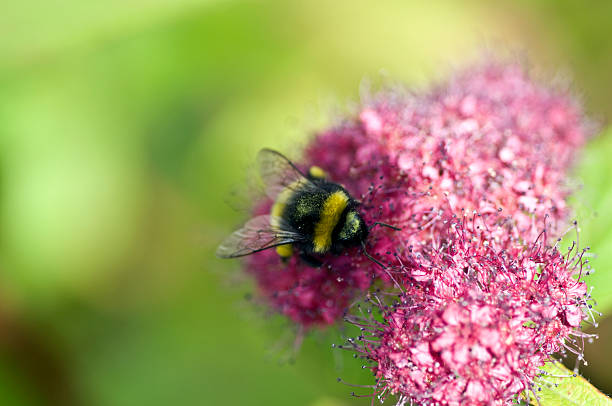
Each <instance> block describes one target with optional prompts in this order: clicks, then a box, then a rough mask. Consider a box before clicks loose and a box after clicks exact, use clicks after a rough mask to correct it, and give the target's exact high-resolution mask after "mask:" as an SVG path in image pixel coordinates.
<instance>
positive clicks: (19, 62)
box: [0, 0, 612, 406]
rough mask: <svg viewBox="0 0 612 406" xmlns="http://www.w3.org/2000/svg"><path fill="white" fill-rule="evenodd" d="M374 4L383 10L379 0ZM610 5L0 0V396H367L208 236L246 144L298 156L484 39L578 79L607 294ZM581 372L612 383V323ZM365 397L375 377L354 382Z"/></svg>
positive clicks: (239, 175) (317, 405) (482, 47)
mask: <svg viewBox="0 0 612 406" xmlns="http://www.w3.org/2000/svg"><path fill="white" fill-rule="evenodd" d="M374 4H375V6H374ZM611 18H612V3H611V2H606V1H592V2H588V5H587V3H583V2H570V1H558V0H549V1H539V2H531V1H527V0H523V1H518V2H497V1H465V2H455V1H431V2H420V1H414V2H408V1H390V2H376V3H372V2H365V1H363V2H362V1H356V0H353V1H304V2H288V1H285V2H280V1H279V2H263V1H261V2H258V1H215V0H210V1H197V0H150V1H143V0H134V1H120V0H108V1H106V2H92V1H80V0H79V1H77V0H48V1H40V0H22V1H19V2H17V1H15V0H13V1H4V2H2V3H1V4H0V404H2V405H5V404H6V405H48V404H60V405H100V406H102V405H126V406H127V405H168V404H181V405H266V406H272V405H308V406H342V405H350V404H362V405H366V404H369V400H367V399H353V398H351V397H350V396H349V394H350V392H351V391H352V390H353V389H352V388H349V387H347V386H344V385H342V384H339V383H337V382H336V377H337V376H341V377H342V378H344V379H346V380H347V381H349V382H354V383H362V384H369V383H371V380H370V379H369V377H368V375H367V374H366V373H365V372H364V371H363V370H361V369H360V368H359V366H360V363H359V362H357V361H356V360H353V359H352V358H350V356H349V355H350V354H341V353H339V352H337V351H336V352H334V351H332V350H331V349H330V344H331V343H332V342H338V341H340V338H339V333H338V332H315V333H313V334H311V335H309V336H308V337H307V338H306V340H305V342H304V344H303V346H302V348H301V350H300V353H299V355H298V357H297V360H296V362H295V363H294V364H289V363H287V362H285V361H286V359H287V357H288V354H290V352H291V346H292V342H293V334H294V333H293V332H292V330H291V327H290V326H289V325H288V323H286V322H285V321H284V320H282V318H279V317H274V316H269V315H268V314H267V313H266V311H265V309H264V308H263V307H261V306H257V305H254V304H253V303H251V302H249V300H247V298H248V296H249V293H250V292H252V285H251V283H250V281H249V280H248V278H245V277H243V276H241V274H240V273H239V270H238V269H237V267H238V264H237V263H236V262H231V261H227V262H223V261H220V260H217V259H215V258H214V256H213V252H214V247H215V245H216V244H217V243H218V242H219V240H220V239H222V237H223V236H224V235H225V234H227V233H228V232H229V231H230V230H231V228H232V227H234V226H235V225H236V224H238V223H239V222H240V220H241V219H242V218H243V215H244V213H240V212H237V211H235V210H233V209H232V207H231V205H230V204H228V203H227V200H228V199H227V197H228V196H230V195H231V192H232V191H233V190H235V189H236V187H239V185H240V184H241V183H242V181H243V179H244V178H245V173H246V172H247V170H248V167H249V164H250V163H251V162H252V160H253V157H254V156H255V154H256V152H257V150H258V149H259V148H261V147H263V146H270V147H275V148H279V149H281V150H283V151H286V152H287V153H288V154H290V155H291V154H294V153H296V152H297V151H299V148H300V145H303V142H304V140H305V137H306V136H307V135H308V134H310V133H312V132H313V131H314V130H316V129H317V128H321V127H322V126H323V125H325V124H326V123H329V122H331V121H332V120H333V119H334V118H335V117H337V116H338V114H339V112H340V111H342V109H344V108H345V106H346V105H347V103H349V102H355V101H357V100H358V98H359V89H360V87H362V86H363V84H364V83H367V82H368V81H370V82H374V83H377V82H380V81H381V80H382V81H386V80H389V78H390V79H391V80H399V81H403V82H406V83H408V84H409V85H411V86H415V87H422V86H424V85H426V83H428V82H429V81H432V80H438V79H440V78H443V77H444V76H445V74H446V73H448V72H449V71H450V70H452V69H453V68H454V67H456V66H462V65H464V64H465V63H466V62H469V61H470V60H474V59H475V58H477V57H478V55H480V54H481V53H482V52H483V51H484V52H485V53H486V52H491V53H501V54H504V55H508V54H510V55H514V56H512V58H523V56H524V55H526V56H527V57H528V58H529V60H530V61H531V63H532V65H533V66H535V67H537V68H538V69H537V70H538V71H540V72H542V73H543V75H542V76H543V77H551V76H555V75H557V76H560V77H561V78H565V79H567V78H570V79H571V80H572V83H573V90H574V91H575V92H576V93H577V94H578V95H579V96H581V97H582V98H583V100H584V101H585V103H586V105H587V108H588V111H589V112H590V114H591V116H592V117H593V118H595V119H596V120H597V121H598V122H599V123H600V124H601V125H602V128H603V131H602V134H604V135H603V136H601V137H599V138H598V139H595V140H593V141H592V142H591V144H590V145H589V147H588V148H587V150H586V152H585V153H584V155H583V158H582V160H581V164H580V167H579V168H578V169H577V171H576V175H575V177H574V180H573V183H575V184H578V185H582V187H581V188H580V190H579V191H578V192H577V194H576V196H575V198H574V199H573V201H574V205H575V207H576V208H577V213H578V218H579V220H580V222H581V224H582V231H581V236H580V238H581V240H582V241H588V244H590V245H591V247H592V248H593V251H594V252H596V253H598V254H599V257H598V258H596V259H594V260H593V263H594V265H595V268H596V269H597V272H596V273H595V274H594V275H593V276H591V277H590V283H591V284H593V285H594V286H595V290H594V295H595V297H597V298H599V299H600V306H599V310H601V311H603V312H604V313H607V314H609V313H610V311H611V310H612V275H611V274H612V272H610V268H611V267H612V253H611V251H612V232H610V230H611V229H612V177H611V176H610V174H612V160H610V159H609V157H608V155H609V154H612V133H611V134H610V136H605V132H606V131H605V127H606V124H607V120H608V119H609V117H610V116H611V115H612V98H611V97H610V94H611V93H612V77H611V76H610V72H612V41H611V38H612V35H611V34H612V26H611V25H610V23H609V21H610V19H611ZM598 330H599V333H600V336H601V339H600V340H599V341H598V342H596V343H595V344H593V345H591V346H589V347H588V348H587V353H586V355H587V360H589V361H590V362H591V364H590V366H589V367H588V368H585V369H584V373H585V374H586V375H587V376H588V377H589V378H590V379H591V380H592V381H593V382H594V383H596V384H597V385H598V386H599V387H601V388H603V389H605V390H606V391H607V392H608V393H609V392H612V378H611V377H610V374H609V367H608V364H609V363H610V361H612V349H611V348H610V346H609V345H606V344H608V343H610V342H611V340H612V322H611V321H603V323H602V325H601V326H600V328H599V329H598ZM361 393H367V392H366V391H365V390H363V391H362V392H361Z"/></svg>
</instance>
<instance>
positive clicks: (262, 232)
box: [217, 214, 304, 258]
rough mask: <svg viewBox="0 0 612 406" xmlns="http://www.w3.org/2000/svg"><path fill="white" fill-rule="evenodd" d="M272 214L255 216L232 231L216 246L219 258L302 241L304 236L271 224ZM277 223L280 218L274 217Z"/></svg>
mask: <svg viewBox="0 0 612 406" xmlns="http://www.w3.org/2000/svg"><path fill="white" fill-rule="evenodd" d="M271 219H272V216H270V215H267V214H266V215H263V216H257V217H254V218H252V219H251V220H249V221H248V222H247V223H246V224H245V225H244V226H243V227H242V228H241V229H240V230H237V231H234V232H233V233H232V234H231V235H230V236H229V237H227V239H226V240H225V241H223V243H222V244H221V245H219V248H217V256H218V257H220V258H236V257H242V256H245V255H249V254H252V253H254V252H258V251H263V250H266V249H268V248H272V247H276V246H278V245H283V244H291V243H294V242H300V241H303V240H304V238H303V237H302V236H301V235H300V234H298V233H296V232H293V231H290V230H289V229H285V228H288V227H284V226H283V225H281V226H280V227H273V226H272V225H271ZM275 220H276V221H278V222H279V223H281V222H282V220H281V219H278V218H276V219H275Z"/></svg>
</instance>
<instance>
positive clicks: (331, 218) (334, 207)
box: [313, 191, 349, 254]
mask: <svg viewBox="0 0 612 406" xmlns="http://www.w3.org/2000/svg"><path fill="white" fill-rule="evenodd" d="M348 201H349V197H348V196H347V195H346V193H344V192H342V191H337V192H334V193H332V194H331V195H329V197H328V198H327V199H326V200H325V203H323V209H322V210H321V216H320V218H319V221H318V222H317V224H315V229H314V238H313V245H314V252H316V253H318V254H324V253H326V252H327V251H328V250H329V248H330V247H331V237H332V232H333V231H334V227H336V224H338V221H339V220H340V217H341V216H342V212H344V209H345V208H346V205H347V204H348Z"/></svg>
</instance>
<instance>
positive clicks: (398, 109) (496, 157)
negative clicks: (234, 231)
mask: <svg viewBox="0 0 612 406" xmlns="http://www.w3.org/2000/svg"><path fill="white" fill-rule="evenodd" d="M582 117H583V115H582V112H581V110H580V108H579V106H577V105H576V104H575V103H574V102H573V101H572V100H571V99H570V98H568V97H567V95H566V94H563V93H557V92H554V91H551V90H549V89H548V88H546V87H544V86H540V85H538V84H536V83H534V82H533V81H531V80H530V79H529V77H528V76H527V74H526V73H525V71H524V70H523V69H522V67H520V66H515V65H497V64H489V65H484V66H480V67H477V68H472V69H468V70H466V71H464V72H463V73H460V74H458V75H457V76H456V77H455V78H454V79H452V80H451V81H450V82H449V83H447V84H446V85H443V86H440V87H438V88H436V89H434V90H433V91H431V92H429V93H425V94H421V95H414V94H408V93H406V92H403V91H400V90H397V89H392V90H388V91H383V92H381V93H379V94H377V95H375V96H373V97H372V98H371V99H370V100H369V101H366V102H364V104H363V106H362V107H361V109H360V110H359V111H358V112H357V114H356V115H355V116H354V117H351V118H348V119H346V120H345V121H344V122H343V123H342V124H340V125H338V126H336V127H333V128H331V129H329V130H326V131H323V132H321V133H320V134H318V135H317V136H316V137H315V139H313V141H312V142H311V143H310V145H309V146H308V147H307V148H306V150H305V155H304V159H303V160H302V161H301V165H303V167H304V168H307V167H308V166H311V165H316V166H319V167H321V168H323V169H324V170H325V171H326V172H327V173H328V174H329V178H330V180H332V181H334V182H337V183H340V184H342V185H343V186H344V187H345V188H346V189H347V190H348V191H349V192H350V193H351V194H352V195H353V196H354V197H355V198H356V199H359V200H361V201H362V204H361V206H360V207H359V210H360V212H361V214H362V216H363V218H364V220H365V221H366V223H367V224H370V225H371V224H373V223H374V222H376V221H382V222H385V223H388V224H392V225H394V226H398V227H401V228H402V230H401V231H393V230H389V229H386V228H382V227H377V228H374V229H372V230H371V232H370V236H369V237H368V241H367V244H366V245H367V250H368V252H369V253H370V254H371V255H373V256H375V257H376V258H378V259H379V261H381V262H383V263H385V264H391V265H393V266H396V267H397V266H399V267H400V269H402V272H401V273H397V272H395V273H390V272H389V271H388V270H385V269H382V268H381V267H380V266H378V265H377V264H375V263H374V262H372V261H370V260H369V259H368V258H367V257H366V256H365V255H363V254H362V253H361V248H353V249H349V250H346V251H344V252H343V253H342V254H341V255H338V256H335V255H327V256H325V257H324V258H321V260H322V262H323V266H322V267H321V268H313V267H311V266H309V265H308V264H306V263H304V262H303V261H301V260H300V259H299V258H297V257H294V258H292V259H291V260H290V261H289V263H287V264H285V263H282V262H281V260H280V259H279V257H278V256H277V255H276V254H275V253H274V252H270V251H263V252H260V253H257V254H254V255H252V256H251V257H250V258H248V259H247V270H248V272H249V273H251V274H253V275H254V277H255V279H256V281H257V285H258V288H259V291H260V292H261V293H262V294H263V296H264V297H265V298H267V300H268V301H269V302H270V303H271V304H272V306H273V307H274V308H275V309H277V310H278V311H280V312H281V313H283V314H285V315H287V316H289V317H290V318H291V319H292V320H294V321H295V322H297V323H299V324H301V325H303V326H305V327H311V326H317V325H318V326H324V325H328V324H331V323H334V322H335V321H337V320H339V319H340V318H341V317H342V315H343V314H344V313H345V310H346V308H347V306H348V305H349V303H350V302H351V301H352V300H353V299H354V298H355V297H356V296H359V295H362V294H364V293H365V292H366V291H367V290H368V289H369V288H370V286H371V284H372V282H373V281H377V280H378V281H381V282H382V283H383V284H384V285H386V286H387V287H389V288H390V289H392V288H393V287H394V286H395V287H396V288H397V287H398V286H399V285H402V284H416V285H418V286H420V289H421V288H422V289H424V290H423V292H424V293H423V294H427V295H433V296H432V297H435V298H436V300H440V302H439V304H438V305H437V306H438V307H436V306H434V307H433V308H437V309H438V310H437V312H438V313H431V317H434V315H435V314H438V317H441V316H440V314H442V313H443V312H444V309H445V307H444V306H445V305H446V304H447V303H446V302H445V301H447V300H450V299H449V298H451V297H453V298H458V297H460V296H457V295H464V296H465V295H468V292H469V291H471V290H470V289H462V290H460V291H455V290H454V289H458V288H459V287H464V288H465V285H464V284H458V285H457V284H454V285H453V283H454V282H453V281H449V280H447V279H448V278H452V277H460V276H461V273H460V272H459V273H458V272H450V271H449V269H455V268H453V267H449V266H442V264H441V263H436V264H435V266H434V265H428V261H432V260H433V259H432V257H431V256H432V255H433V254H435V253H436V252H437V250H438V249H439V248H440V247H442V246H444V247H447V248H448V249H449V250H457V252H458V254H456V257H455V258H454V260H455V261H456V264H457V265H456V269H457V270H463V269H464V268H465V267H466V266H468V265H469V264H471V263H475V262H478V261H488V260H491V261H493V259H486V258H487V255H492V253H490V252H488V251H487V252H486V253H484V252H481V253H480V254H479V255H480V256H479V257H478V256H475V255H476V252H475V251H474V248H469V247H471V245H470V244H468V243H467V242H463V243H458V242H456V241H459V240H457V239H456V238H457V236H456V230H454V229H452V228H450V226H449V224H457V221H456V219H458V218H459V219H462V218H463V216H464V215H468V214H473V213H476V217H477V218H478V219H479V220H478V221H479V227H481V229H480V230H474V232H478V233H483V235H482V237H479V238H482V239H483V241H487V243H488V244H490V245H489V247H493V246H496V247H497V251H495V252H496V256H495V257H491V258H497V259H496V261H498V262H499V264H502V262H503V265H504V266H511V265H512V266H519V265H516V264H517V262H516V261H519V259H520V260H521V261H523V262H524V263H521V265H520V266H524V267H525V268H524V269H527V268H528V263H527V262H526V261H527V259H526V258H530V257H529V256H527V255H526V254H525V252H527V251H528V250H527V249H526V248H525V247H522V246H521V242H523V241H535V239H536V238H537V237H538V234H539V233H540V232H541V230H543V229H544V228H546V229H547V230H548V233H549V234H551V235H553V234H555V233H557V232H558V227H559V225H560V224H563V222H564V221H565V219H566V217H567V214H568V209H567V206H566V203H565V199H566V197H567V195H568V193H569V190H568V189H567V188H566V186H565V176H566V171H567V169H568V167H569V166H570V165H571V163H572V161H573V159H574V158H575V155H576V151H577V149H578V147H579V146H580V145H582V143H584V141H585V138H586V136H587V132H588V131H587V130H586V126H585V125H584V122H583V119H582ZM265 204H268V207H269V204H270V202H264V205H265ZM499 211H502V213H501V215H500V214H499ZM500 216H502V217H500ZM485 230H486V231H485ZM499 241H503V242H499ZM500 244H501V245H502V246H503V249H504V250H505V251H504V252H502V251H500V250H502V248H501V246H500ZM515 246H516V247H515ZM517 247H518V248H517ZM468 248H469V249H468ZM490 249H493V248H490ZM525 250H527V251H525ZM449 252H450V251H449ZM540 255H543V254H540ZM521 258H522V259H521ZM554 258H557V257H554V256H553V255H552V254H551V255H550V256H548V257H545V258H542V261H544V262H542V264H543V265H537V266H536V270H533V272H534V274H535V273H537V269H539V268H538V267H547V266H549V265H547V263H546V261H553V259H554ZM398 260H402V261H403V263H402V264H398ZM502 260H503V261H502ZM459 264H463V266H461V267H459ZM466 264H468V265H466ZM513 264H514V265H513ZM483 266H484V265H483ZM550 266H553V265H550ZM558 266H560V265H558ZM468 269H471V268H469V266H468ZM474 269H475V268H474ZM491 269H498V268H497V267H495V266H492V265H491ZM520 269H523V268H520ZM503 274H504V275H506V276H505V278H510V279H512V278H511V277H510V276H509V274H507V273H503ZM485 275H487V277H488V278H491V277H493V276H492V275H493V274H492V273H488V274H487V273H483V274H482V275H480V276H479V277H485ZM515 278H517V277H515ZM451 282H453V283H451ZM472 283H476V282H475V281H474V282H472ZM480 283H490V282H489V281H488V280H487V281H481V282H480ZM496 283H497V282H496ZM499 283H501V282H499ZM508 283H509V282H508ZM434 285H435V286H436V290H435V292H434V293H432V292H430V291H428V290H427V289H430V290H431V289H432V286H434ZM447 285H448V286H447ZM475 286H476V287H478V286H479V285H478V284H476V285H475ZM563 286H564V287H563V289H565V288H566V287H567V286H565V285H563ZM445 289H446V291H445ZM483 289H484V288H483ZM498 289H499V291H502V290H503V289H502V285H499V288H498ZM560 289H561V288H560ZM444 292H445V293H444ZM483 294H484V293H483ZM517 294H518V293H517ZM542 294H544V293H542ZM547 294H551V292H548V293H547ZM464 296H461V297H464ZM427 297H429V296H427ZM467 297H468V296H465V300H468V299H467ZM478 297H480V296H478ZM521 297H523V296H521ZM428 300H429V299H428ZM470 300H472V299H470ZM473 300H476V299H473ZM478 300H485V299H482V298H480V299H478ZM521 300H522V299H521ZM489 302H490V303H491V306H496V303H498V302H495V300H494V297H493V296H491V297H487V298H486V300H485V302H483V303H489ZM475 303H481V302H475ZM520 303H522V302H520ZM440 306H442V307H440ZM521 306H522V305H521ZM568 306H570V305H569V304H568ZM424 311H425V310H424ZM427 311H428V312H429V310H427ZM432 311H433V310H432ZM470 311H471V310H470ZM564 311H565V310H562V309H561V308H559V310H558V312H561V313H563V312H564ZM561 313H559V314H561ZM576 317H577V316H575V315H574V316H573V318H572V316H570V320H576ZM466 385H467V383H466ZM473 385H475V384H472V386H470V388H471V389H470V391H473V392H474V393H476V392H478V390H476V389H475V387H474V386H473Z"/></svg>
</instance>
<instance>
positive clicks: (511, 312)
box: [349, 217, 594, 405]
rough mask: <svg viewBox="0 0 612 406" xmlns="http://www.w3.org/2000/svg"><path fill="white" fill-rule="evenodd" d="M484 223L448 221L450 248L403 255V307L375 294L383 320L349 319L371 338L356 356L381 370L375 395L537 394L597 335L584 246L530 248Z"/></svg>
mask: <svg viewBox="0 0 612 406" xmlns="http://www.w3.org/2000/svg"><path fill="white" fill-rule="evenodd" d="M484 223H485V221H482V219H481V218H478V219H477V220H475V219H473V218H472V219H470V218H467V217H466V218H463V219H462V220H461V221H460V220H459V219H457V220H455V221H451V222H448V223H447V226H448V230H449V233H448V234H447V236H446V237H445V241H444V242H443V243H441V244H433V246H431V247H430V249H429V250H423V251H421V252H418V253H404V254H402V255H398V261H400V262H401V265H400V266H397V267H394V269H395V272H396V274H397V277H398V279H399V277H400V275H403V277H404V278H405V280H404V281H403V283H401V285H402V291H401V294H400V295H399V297H398V299H399V300H398V301H396V302H395V303H393V304H392V305H388V304H387V303H386V302H387V301H386V300H385V297H384V295H382V296H381V295H380V294H377V295H371V296H370V297H371V300H370V302H372V303H373V304H374V306H375V307H376V308H378V310H380V312H381V313H382V321H379V320H377V319H376V318H374V317H370V316H368V317H363V316H361V317H360V316H358V315H351V316H349V320H350V321H352V322H353V323H354V324H356V325H358V326H359V327H361V329H362V331H363V333H362V335H361V336H360V337H359V338H358V340H357V341H354V340H352V341H351V343H353V344H355V343H361V344H360V345H355V346H354V349H355V350H356V351H358V352H359V353H361V355H362V357H364V358H366V359H369V360H371V361H374V362H375V363H376V366H375V367H374V368H373V370H374V372H375V374H376V377H377V378H378V383H377V385H376V389H377V392H379V393H381V394H384V393H385V392H386V391H389V392H391V393H396V394H400V396H401V398H402V400H404V401H410V402H415V403H417V404H427V403H431V404H451V405H453V404H456V405H460V404H483V405H488V404H504V403H505V402H507V401H510V400H511V399H512V398H513V396H515V395H516V394H517V393H519V392H522V391H524V390H533V389H534V388H535V384H534V377H535V376H536V375H537V374H538V368H539V367H540V366H542V365H543V364H544V363H545V362H547V361H550V360H551V355H552V354H554V353H563V352H565V351H571V352H573V353H575V354H579V355H580V354H582V345H583V344H584V340H585V339H587V340H588V339H590V338H591V337H592V336H591V335H589V334H586V333H583V332H581V331H580V330H579V329H578V328H579V325H580V323H581V322H582V320H583V318H584V317H585V315H590V319H591V320H592V321H593V322H594V319H593V316H592V314H591V313H590V310H589V301H590V296H589V294H588V293H587V288H586V285H585V284H584V282H581V281H579V280H577V279H575V278H574V277H573V275H574V274H576V275H580V273H581V272H583V271H584V272H586V269H583V267H584V261H583V255H584V253H585V251H586V249H583V250H578V249H577V247H575V246H574V247H572V249H571V251H568V252H566V253H565V254H564V255H562V254H561V253H560V252H559V250H558V249H557V248H556V247H554V246H553V247H550V246H549V245H548V241H547V238H546V233H545V232H544V233H542V234H541V235H540V237H539V238H538V240H537V241H536V242H534V243H533V244H531V245H529V246H525V245H523V244H522V243H521V242H520V241H518V240H516V239H514V238H513V237H512V236H511V234H505V235H503V234H501V235H500V236H499V237H494V238H493V239H489V238H490V235H491V234H494V233H491V231H492V230H491V229H489V230H486V229H485V228H484V226H482V227H481V228H479V224H484ZM507 227H508V225H507V224H504V225H498V226H496V228H499V229H502V230H503V229H506V228H507ZM412 275H418V277H416V278H415V277H411V276H412ZM425 276H427V278H424V277H425ZM422 280H426V281H427V282H426V283H423V282H420V281H422ZM583 309H584V312H583Z"/></svg>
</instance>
